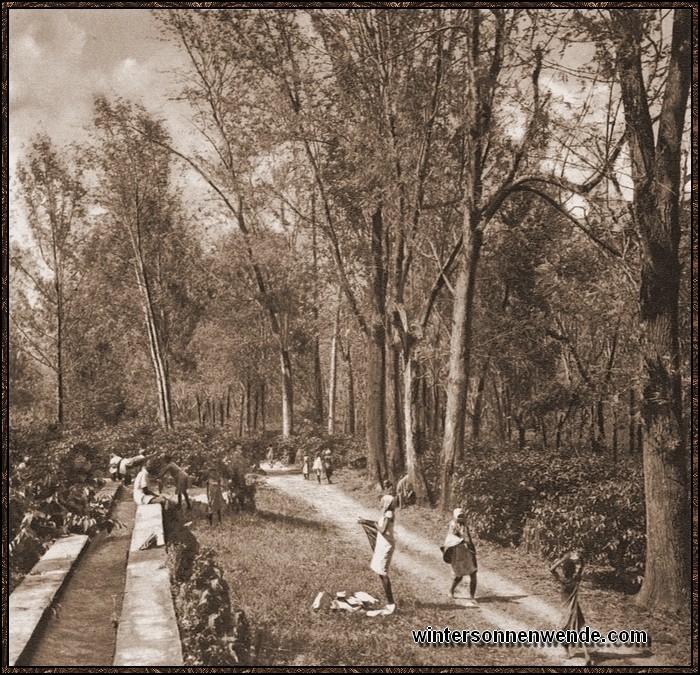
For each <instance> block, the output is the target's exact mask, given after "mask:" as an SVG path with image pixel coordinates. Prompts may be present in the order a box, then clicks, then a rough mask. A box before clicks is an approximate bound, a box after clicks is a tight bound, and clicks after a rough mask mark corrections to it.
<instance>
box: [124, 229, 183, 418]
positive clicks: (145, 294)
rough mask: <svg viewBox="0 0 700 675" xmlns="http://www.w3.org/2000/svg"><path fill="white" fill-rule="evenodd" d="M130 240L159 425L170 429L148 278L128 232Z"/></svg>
mask: <svg viewBox="0 0 700 675" xmlns="http://www.w3.org/2000/svg"><path fill="white" fill-rule="evenodd" d="M130 234H131V239H132V248H133V252H134V272H135V274H136V281H137V284H138V287H139V290H140V292H141V306H142V309H143V313H144V318H145V321H146V331H147V333H148V344H149V348H150V354H151V363H152V365H153V371H154V374H155V378H156V388H157V392H158V413H159V418H160V422H161V425H162V426H163V427H164V428H165V429H172V427H173V422H172V415H171V411H170V392H169V389H170V385H169V382H168V379H167V374H166V368H165V363H164V359H163V354H162V348H161V339H160V334H159V331H158V326H157V323H156V319H155V313H154V309H153V304H152V300H151V297H152V294H151V290H150V286H149V283H148V277H147V275H146V270H145V267H144V263H143V260H142V258H141V252H140V250H139V247H138V244H137V243H136V239H135V237H134V234H133V232H130Z"/></svg>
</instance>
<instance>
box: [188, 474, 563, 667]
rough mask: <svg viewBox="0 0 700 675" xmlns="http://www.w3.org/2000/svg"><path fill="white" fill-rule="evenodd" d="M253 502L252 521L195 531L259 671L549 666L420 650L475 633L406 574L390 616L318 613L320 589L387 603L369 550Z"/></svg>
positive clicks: (200, 522) (287, 502)
mask: <svg viewBox="0 0 700 675" xmlns="http://www.w3.org/2000/svg"><path fill="white" fill-rule="evenodd" d="M257 502H258V509H259V510H258V512H257V513H256V514H238V513H236V514H231V515H227V516H226V518H225V521H224V524H223V525H222V527H220V528H217V527H210V526H209V524H208V523H207V521H206V520H204V519H203V516H202V517H196V518H195V519H194V522H193V523H192V525H191V528H192V532H193V534H194V535H195V536H196V537H197V539H198V540H199V542H200V544H201V545H203V546H209V547H212V548H214V549H216V550H217V552H218V555H217V559H218V561H219V563H220V564H221V565H222V566H223V567H224V572H225V578H226V580H227V581H228V583H229V585H230V587H231V594H232V602H233V604H234V605H235V606H237V607H240V608H242V609H243V610H244V611H245V612H246V615H247V617H248V619H249V621H250V623H251V625H252V626H253V627H254V629H255V631H256V638H255V647H256V654H255V657H254V663H255V665H258V666H263V665H279V666H283V665H295V666H302V665H321V666H324V665H325V666H348V665H352V666H371V665H387V666H389V665H394V666H396V665H404V666H406V665H416V666H418V665H425V666H429V665H432V666H434V665H445V666H469V665H481V664H484V663H489V664H493V665H511V664H529V665H550V662H548V661H547V660H546V658H545V657H544V656H543V655H541V654H538V653H537V652H536V651H535V650H530V649H524V648H521V647H517V648H512V647H501V648H494V647H488V648H482V647H463V646H454V647H421V646H418V645H415V644H414V643H413V640H412V638H411V630H414V629H424V628H425V627H426V626H428V625H432V626H434V627H436V628H437V627H440V628H442V627H444V626H446V625H449V626H451V627H455V628H460V629H461V628H467V627H470V626H469V625H468V622H467V621H466V620H465V618H463V617H464V615H465V610H464V609H463V608H461V607H459V606H455V605H454V604H452V603H448V602H447V601H446V600H444V599H443V598H439V599H435V598H433V599H432V601H426V598H425V597H421V594H420V592H416V591H415V590H414V589H413V588H412V587H411V584H409V582H408V580H406V579H404V578H402V576H401V574H400V572H392V583H393V586H394V591H395V594H396V596H397V597H399V598H400V599H401V602H400V610H399V611H398V612H397V613H396V614H394V615H393V616H390V617H380V618H369V617H366V616H365V615H364V614H362V613H359V612H358V613H356V614H349V613H346V612H341V611H330V610H319V611H314V610H313V609H312V608H311V604H312V602H313V600H314V598H315V596H316V594H317V593H318V592H319V591H321V590H325V591H327V592H328V591H330V592H335V591H341V590H345V591H348V592H354V591H358V590H364V591H366V592H369V593H371V594H373V595H374V596H375V597H378V598H380V599H382V600H383V595H382V590H381V585H380V584H379V580H378V578H377V577H376V575H374V574H373V573H372V572H371V571H370V569H369V560H370V557H371V551H370V548H369V544H367V545H366V546H365V547H362V548H361V549H358V548H357V547H356V546H355V545H349V544H348V543H346V542H345V541H344V540H343V538H342V537H340V536H339V534H338V532H336V531H334V528H333V526H332V525H330V524H327V523H323V522H321V521H320V520H319V519H318V518H317V517H316V516H315V514H314V513H313V512H309V511H308V508H307V507H305V506H303V505H302V504H301V503H300V502H296V500H294V499H290V498H288V497H286V496H284V495H280V494H278V493H276V492H274V491H272V490H269V489H265V488H264V487H263V488H262V489H260V490H259V492H258V496H257ZM437 621H439V624H438V623H437Z"/></svg>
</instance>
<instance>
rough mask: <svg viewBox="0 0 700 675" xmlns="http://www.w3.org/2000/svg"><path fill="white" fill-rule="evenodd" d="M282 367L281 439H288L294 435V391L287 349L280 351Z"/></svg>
mask: <svg viewBox="0 0 700 675" xmlns="http://www.w3.org/2000/svg"><path fill="white" fill-rule="evenodd" d="M280 365H281V367H282V437H283V438H289V437H291V435H292V434H293V433H294V427H293V422H294V389H293V387H292V358H291V356H290V354H289V351H288V350H287V349H282V350H281V351H280Z"/></svg>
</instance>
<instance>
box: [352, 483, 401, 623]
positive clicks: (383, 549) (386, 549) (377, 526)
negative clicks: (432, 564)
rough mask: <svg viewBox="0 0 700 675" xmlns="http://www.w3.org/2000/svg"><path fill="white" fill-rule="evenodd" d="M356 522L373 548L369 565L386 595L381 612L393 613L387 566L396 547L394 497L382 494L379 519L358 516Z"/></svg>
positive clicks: (393, 601)
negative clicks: (363, 530) (377, 576)
mask: <svg viewBox="0 0 700 675" xmlns="http://www.w3.org/2000/svg"><path fill="white" fill-rule="evenodd" d="M385 487H386V489H387V490H388V489H390V487H391V486H390V485H388V486H387V484H385ZM357 522H358V523H360V525H362V526H363V527H364V529H365V532H366V533H367V537H368V539H369V541H370V545H371V546H372V549H373V554H372V560H371V561H370V565H369V566H370V569H371V570H372V571H373V572H374V573H375V574H378V575H379V580H380V581H381V583H382V588H383V589H384V594H385V595H386V600H387V605H386V608H385V611H384V612H383V613H386V614H393V612H394V611H395V610H396V601H395V600H394V593H393V591H392V588H391V580H390V579H389V566H390V564H391V559H392V557H393V555H394V549H395V547H396V540H395V538H394V497H393V496H392V495H391V494H384V496H383V497H382V498H381V501H380V513H379V520H377V521H376V522H375V521H373V520H367V519H365V518H358V519H357Z"/></svg>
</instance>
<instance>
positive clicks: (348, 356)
mask: <svg viewBox="0 0 700 675" xmlns="http://www.w3.org/2000/svg"><path fill="white" fill-rule="evenodd" d="M343 353H344V355H345V363H346V364H347V371H348V407H347V418H348V433H349V434H350V435H351V436H354V435H355V434H356V433H357V417H356V412H355V410H356V407H355V371H354V369H353V366H352V352H351V349H350V345H348V348H347V351H344V352H343Z"/></svg>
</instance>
